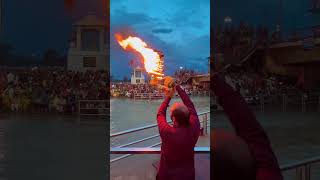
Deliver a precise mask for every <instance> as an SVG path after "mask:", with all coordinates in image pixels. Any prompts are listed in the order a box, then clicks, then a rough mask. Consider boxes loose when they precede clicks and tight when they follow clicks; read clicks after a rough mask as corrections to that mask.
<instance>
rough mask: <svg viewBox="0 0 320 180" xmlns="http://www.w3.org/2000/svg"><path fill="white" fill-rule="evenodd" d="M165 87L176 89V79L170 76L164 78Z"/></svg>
mask: <svg viewBox="0 0 320 180" xmlns="http://www.w3.org/2000/svg"><path fill="white" fill-rule="evenodd" d="M163 84H164V86H165V87H167V88H174V86H175V82H174V79H173V78H172V77H170V76H166V77H165V78H164V83H163Z"/></svg>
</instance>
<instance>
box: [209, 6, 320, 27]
mask: <svg viewBox="0 0 320 180" xmlns="http://www.w3.org/2000/svg"><path fill="white" fill-rule="evenodd" d="M280 2H281V0H255V1H254V0H242V1H238V0H223V1H222V0H213V3H212V4H211V7H212V10H213V11H212V12H213V15H214V17H213V18H212V25H214V26H219V25H220V26H221V25H223V20H224V17H226V16H230V17H231V18H232V20H233V22H232V23H233V24H237V23H239V22H240V21H241V20H244V21H246V22H249V23H250V24H252V25H265V26H267V27H269V29H270V30H271V31H273V30H275V27H276V24H277V22H278V21H279V20H278V19H279V17H282V23H283V24H282V25H283V28H282V29H283V30H284V31H292V30H294V29H300V28H305V27H310V26H313V25H317V24H320V15H312V14H310V13H308V10H309V9H310V8H311V0H282V4H283V5H282V11H281V8H280V7H281V6H280Z"/></svg>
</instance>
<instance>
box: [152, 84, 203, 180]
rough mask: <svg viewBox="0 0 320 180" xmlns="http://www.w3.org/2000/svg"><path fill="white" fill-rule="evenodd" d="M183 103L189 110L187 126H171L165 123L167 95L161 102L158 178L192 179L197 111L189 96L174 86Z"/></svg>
mask: <svg viewBox="0 0 320 180" xmlns="http://www.w3.org/2000/svg"><path fill="white" fill-rule="evenodd" d="M176 90H177V92H178V94H179V95H180V97H181V99H182V101H183V103H184V104H185V105H186V106H187V108H188V110H189V112H190V119H189V123H190V126H189V127H172V126H171V125H169V124H168V123H167V120H166V111H167V107H168V105H169V102H170V99H171V98H170V97H167V98H166V99H165V100H164V102H163V103H162V104H161V106H160V108H159V111H158V114H157V122H158V127H159V132H160V137H161V140H162V144H161V160H160V167H159V170H158V175H157V179H159V180H182V179H183V180H194V179H195V168H194V147H195V145H196V143H197V140H198V137H199V133H200V122H199V119H198V115H197V111H196V109H195V108H194V105H193V103H192V101H191V100H190V98H189V96H188V95H187V94H186V93H185V91H184V90H182V89H181V87H180V86H176Z"/></svg>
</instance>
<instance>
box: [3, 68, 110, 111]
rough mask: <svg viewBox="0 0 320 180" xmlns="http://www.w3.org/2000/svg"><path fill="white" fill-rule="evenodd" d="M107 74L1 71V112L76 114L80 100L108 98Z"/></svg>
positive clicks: (96, 72)
mask: <svg viewBox="0 0 320 180" xmlns="http://www.w3.org/2000/svg"><path fill="white" fill-rule="evenodd" d="M107 80H108V74H107V72H104V71H87V72H71V71H65V70H51V71H48V70H41V69H32V70H30V69H20V70H0V95H1V96H0V104H1V105H0V107H1V108H0V110H1V111H13V112H30V111H31V112H60V113H62V112H71V113H72V112H75V111H76V110H77V106H78V101H79V100H88V99H89V100H98V99H99V100H103V99H107V97H108V88H109V87H107Z"/></svg>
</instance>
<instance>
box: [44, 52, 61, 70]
mask: <svg viewBox="0 0 320 180" xmlns="http://www.w3.org/2000/svg"><path fill="white" fill-rule="evenodd" d="M59 60H60V58H59V53H58V52H57V50H55V49H48V50H47V51H46V52H45V53H44V55H43V64H44V65H47V66H56V65H59Z"/></svg>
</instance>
